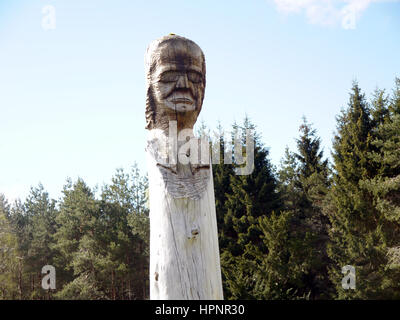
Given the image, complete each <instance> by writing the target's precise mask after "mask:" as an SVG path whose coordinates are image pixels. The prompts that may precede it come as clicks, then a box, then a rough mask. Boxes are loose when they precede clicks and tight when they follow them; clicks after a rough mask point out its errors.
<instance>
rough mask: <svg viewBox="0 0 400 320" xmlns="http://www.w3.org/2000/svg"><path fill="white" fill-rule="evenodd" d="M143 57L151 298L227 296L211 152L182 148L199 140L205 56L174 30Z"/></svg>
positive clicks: (157, 41)
mask: <svg viewBox="0 0 400 320" xmlns="http://www.w3.org/2000/svg"><path fill="white" fill-rule="evenodd" d="M145 62H146V79H147V99H146V121H147V126H146V128H147V129H148V130H149V138H148V144H147V148H146V150H147V161H148V174H149V191H150V299H184V300H186V299H190V300H191V299H223V293H222V281H221V268H220V257H219V246H218V233H217V223H216V212H215V199H214V185H213V179H212V170H211V165H210V164H211V162H210V157H209V154H208V150H207V152H205V150H206V149H207V148H205V149H202V148H201V147H200V149H199V150H200V151H199V150H198V149H196V148H192V147H190V148H184V147H185V145H186V147H187V146H188V145H189V146H194V145H196V144H197V139H196V138H195V137H194V136H193V125H194V124H195V122H196V119H197V117H198V114H199V112H200V110H201V107H202V102H203V98H204V89H205V71H206V70H205V59H204V54H203V52H202V51H201V49H200V47H198V46H197V44H195V43H194V42H193V41H191V40H188V39H185V38H183V37H179V36H175V35H170V36H167V37H163V38H161V39H159V40H156V41H154V42H153V43H151V44H150V46H149V48H148V50H147V53H146V59H145ZM173 124H175V128H176V132H174V133H173V134H171V130H170V129H171V126H172V125H173ZM174 135H176V137H175V140H171V138H172V139H173V138H174ZM186 138H187V139H186ZM192 142H193V143H194V144H191V143H192ZM171 150H175V151H174V152H172V153H171ZM199 154H200V156H199V157H197V156H198V155H199ZM200 159H202V160H204V159H207V161H206V162H208V163H204V161H198V160H200Z"/></svg>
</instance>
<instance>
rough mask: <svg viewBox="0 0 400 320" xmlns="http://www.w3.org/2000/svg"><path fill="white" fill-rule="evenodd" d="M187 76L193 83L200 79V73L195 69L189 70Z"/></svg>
mask: <svg viewBox="0 0 400 320" xmlns="http://www.w3.org/2000/svg"><path fill="white" fill-rule="evenodd" d="M188 78H189V80H190V81H192V82H193V83H200V82H201V80H202V75H201V74H200V73H198V72H196V71H189V72H188Z"/></svg>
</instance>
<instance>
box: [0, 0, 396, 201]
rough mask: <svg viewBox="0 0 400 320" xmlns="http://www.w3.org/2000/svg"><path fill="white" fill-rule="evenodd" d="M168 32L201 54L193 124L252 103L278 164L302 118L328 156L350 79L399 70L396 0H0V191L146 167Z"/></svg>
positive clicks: (247, 109)
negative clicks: (154, 92)
mask: <svg viewBox="0 0 400 320" xmlns="http://www.w3.org/2000/svg"><path fill="white" fill-rule="evenodd" d="M169 33H175V34H178V35H181V36H184V37H187V38H189V39H191V40H193V41H195V42H196V43H197V44H198V45H199V46H200V47H201V48H202V50H203V52H204V53H205V56H206V64H207V87H206V92H205V99H204V104H203V108H202V112H201V114H200V117H199V121H198V123H199V122H201V121H204V122H205V123H206V124H207V125H208V126H209V127H211V128H215V127H216V126H217V124H218V122H220V123H221V124H222V126H223V127H225V128H226V129H229V127H230V126H231V124H232V123H233V122H234V121H237V122H241V121H242V119H243V118H244V116H245V115H246V114H247V115H248V116H249V117H250V119H251V120H252V121H253V123H254V124H255V125H256V126H257V129H258V131H259V133H261V135H262V141H263V143H264V144H265V146H267V147H268V148H269V149H270V159H271V161H272V163H273V164H274V165H276V166H278V165H279V162H280V159H281V158H282V156H283V154H284V150H285V147H286V146H288V147H289V148H290V149H291V150H292V151H295V147H296V145H295V139H296V137H298V134H299V131H298V128H299V126H300V124H301V122H302V117H303V116H306V117H307V119H308V121H309V122H311V123H313V125H314V128H315V129H316V130H317V133H318V135H319V136H320V137H321V139H322V145H323V146H324V150H325V154H326V155H329V154H330V152H331V144H332V143H331V142H332V138H333V133H334V131H335V128H336V121H335V117H336V115H338V114H339V112H340V110H341V108H343V107H346V105H347V101H348V94H349V91H350V88H351V86H352V82H353V80H357V81H358V82H359V84H360V87H361V88H362V90H363V91H364V92H365V93H366V95H367V97H371V96H372V93H373V91H374V90H375V89H376V88H377V87H379V88H382V89H386V90H387V91H388V92H390V91H391V89H392V88H393V86H394V79H395V77H396V76H398V77H400V54H399V52H400V2H399V1H395V0H392V1H384V0H253V1H237V0H230V1H222V0H221V1H211V0H202V1H189V0H186V1H176V0H170V1H161V0H158V1H132V0H114V1H105V0H46V1H42V0H25V1H24V0H0V193H4V194H5V195H6V197H7V198H8V199H9V200H10V201H13V200H15V199H16V198H21V199H24V198H25V197H26V196H27V195H28V193H29V190H30V188H31V187H35V186H37V185H38V184H39V183H42V184H43V186H44V187H45V189H46V190H47V191H48V192H49V194H50V196H51V197H53V198H55V199H58V198H59V197H60V196H61V190H62V188H63V185H64V184H65V183H66V179H67V178H68V177H69V178H71V179H72V180H76V179H77V178H78V177H81V178H83V179H84V180H85V181H86V182H87V184H88V185H89V186H91V187H94V186H96V185H98V186H100V187H101V186H102V185H103V184H104V183H109V182H110V181H111V177H112V175H113V174H114V173H115V170H116V169H117V168H120V167H121V168H124V169H126V170H129V168H130V167H131V166H132V165H133V164H134V163H135V162H136V163H137V164H138V166H139V168H140V169H141V170H142V172H143V173H144V172H146V170H147V168H146V163H145V151H144V148H145V139H146V130H145V129H144V126H145V118H144V110H145V78H144V53H145V50H146V47H147V45H148V44H149V43H150V42H151V41H152V40H154V39H157V38H160V37H162V36H164V35H167V34H169Z"/></svg>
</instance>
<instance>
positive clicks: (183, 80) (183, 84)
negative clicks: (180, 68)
mask: <svg viewBox="0 0 400 320" xmlns="http://www.w3.org/2000/svg"><path fill="white" fill-rule="evenodd" d="M176 87H177V88H188V87H189V81H188V78H187V75H186V73H185V74H182V75H180V76H179V78H178V82H177V83H176Z"/></svg>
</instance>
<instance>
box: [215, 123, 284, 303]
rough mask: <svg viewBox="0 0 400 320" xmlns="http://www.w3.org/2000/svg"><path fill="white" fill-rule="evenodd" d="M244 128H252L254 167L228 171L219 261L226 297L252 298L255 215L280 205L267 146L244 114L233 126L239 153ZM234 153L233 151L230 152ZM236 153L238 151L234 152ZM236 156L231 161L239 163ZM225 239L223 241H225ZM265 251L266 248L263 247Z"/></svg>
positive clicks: (257, 235) (256, 240) (257, 238)
mask: <svg viewBox="0 0 400 320" xmlns="http://www.w3.org/2000/svg"><path fill="white" fill-rule="evenodd" d="M246 130H252V131H253V135H252V138H253V139H254V170H253V172H252V173H251V174H248V175H236V174H230V179H229V188H230V189H231V192H230V193H226V194H225V196H226V200H225V204H224V206H225V213H224V230H223V236H224V238H225V239H224V241H225V243H226V247H225V249H224V250H222V254H221V264H222V272H223V276H224V279H225V296H226V297H227V298H233V299H237V298H242V299H243V298H244V299H249V298H255V297H256V295H257V293H256V291H255V290H256V289H255V286H256V282H255V279H254V276H253V274H254V272H255V270H254V269H253V268H251V266H253V267H256V266H254V264H253V263H252V261H254V260H255V257H254V255H255V254H258V252H256V251H255V249H254V248H255V247H257V246H262V245H263V243H262V241H261V239H260V236H261V231H260V230H259V229H258V228H257V219H258V218H259V217H261V216H264V215H269V214H271V213H272V212H273V211H274V210H277V209H278V208H279V206H280V200H279V199H280V197H279V195H278V193H277V192H276V177H275V173H274V168H273V166H272V164H271V163H270V161H269V159H268V153H269V151H268V149H267V148H265V147H264V146H263V145H262V143H261V139H260V137H259V136H258V135H257V134H256V133H254V131H255V127H254V125H253V124H252V123H251V122H250V120H249V119H248V118H247V117H246V118H245V120H244V123H243V126H242V127H239V126H238V125H234V126H233V135H234V136H235V135H236V132H237V133H239V137H240V138H241V143H239V145H240V147H241V148H242V151H243V152H242V153H243V155H244V157H246V151H245V150H246V148H245V143H246ZM233 154H234V153H233ZM236 157H237V155H236ZM238 162H239V161H238V159H237V158H234V163H236V164H235V166H236V167H238V164H237V163H238ZM225 243H224V244H225ZM261 250H262V251H265V250H266V248H262V249H261Z"/></svg>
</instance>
